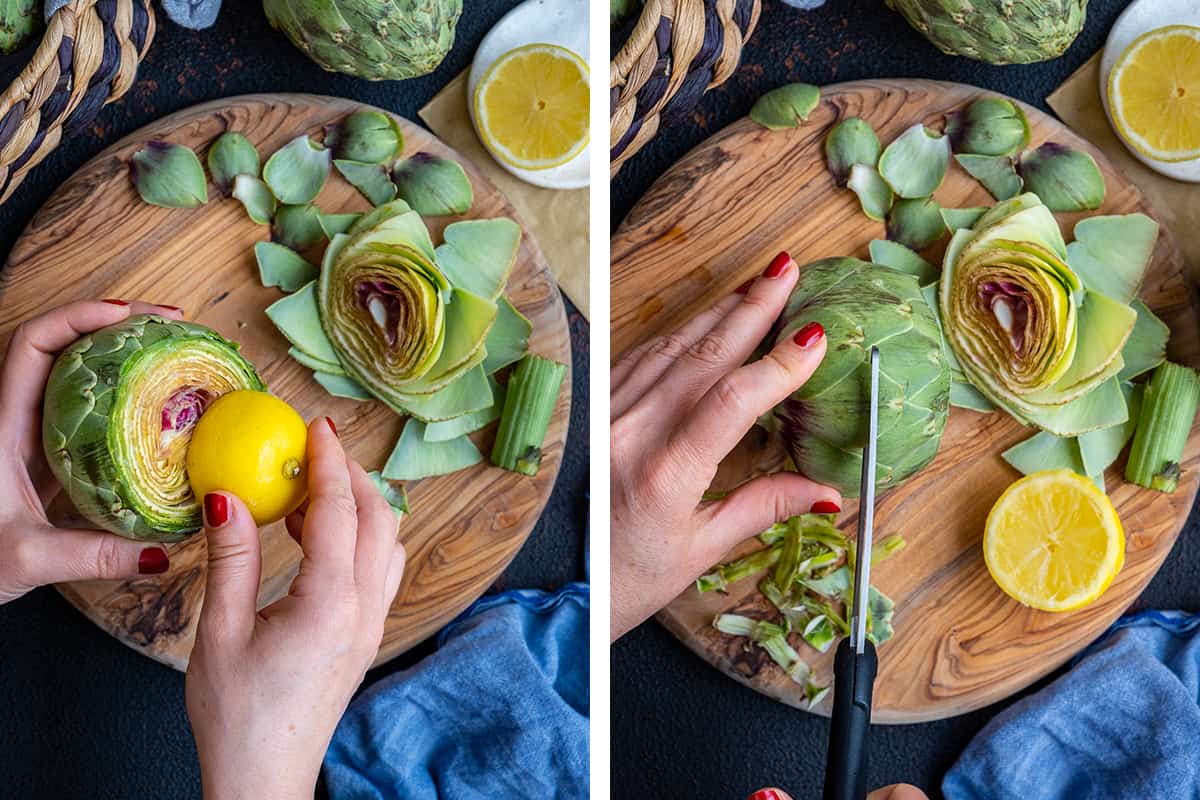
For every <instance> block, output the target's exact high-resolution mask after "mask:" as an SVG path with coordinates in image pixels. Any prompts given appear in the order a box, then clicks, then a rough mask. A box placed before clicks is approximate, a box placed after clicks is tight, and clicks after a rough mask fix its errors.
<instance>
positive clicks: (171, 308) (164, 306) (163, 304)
mask: <svg viewBox="0 0 1200 800" xmlns="http://www.w3.org/2000/svg"><path fill="white" fill-rule="evenodd" d="M158 307H159V308H165V309H168V310H170V311H183V309H182V308H180V307H179V306H169V305H167V304H166V303H159V304H158Z"/></svg>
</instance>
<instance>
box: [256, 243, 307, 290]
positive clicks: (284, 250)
mask: <svg viewBox="0 0 1200 800" xmlns="http://www.w3.org/2000/svg"><path fill="white" fill-rule="evenodd" d="M254 259H255V261H257V262H258V275H259V277H260V278H261V279H262V283H263V286H278V287H279V288H280V289H282V290H283V291H285V292H294V291H296V290H297V289H299V288H300V287H302V286H304V285H305V284H308V283H312V282H313V281H314V280H316V278H317V275H318V274H319V273H320V271H319V270H318V269H317V268H316V266H315V265H313V264H310V263H309V262H308V260H307V259H305V258H304V257H303V256H301V255H300V254H299V253H297V252H296V251H295V250H292V249H291V248H289V247H284V246H283V245H281V244H276V243H275V242H257V243H255V245H254Z"/></svg>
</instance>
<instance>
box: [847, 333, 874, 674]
mask: <svg viewBox="0 0 1200 800" xmlns="http://www.w3.org/2000/svg"><path fill="white" fill-rule="evenodd" d="M870 370H871V390H870V396H869V400H868V407H867V445H866V447H864V448H863V462H862V487H861V489H860V491H859V493H858V498H859V499H858V543H857V550H856V552H857V557H856V558H855V560H854V598H853V604H852V607H851V618H850V619H851V623H850V646H851V647H853V648H854V651H855V652H857V653H861V652H863V648H864V647H865V646H866V642H867V606H868V605H869V603H870V591H871V549H872V539H873V534H874V528H875V445H876V439H877V438H878V437H879V348H878V347H872V348H871V354H870Z"/></svg>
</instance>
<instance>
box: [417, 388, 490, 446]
mask: <svg viewBox="0 0 1200 800" xmlns="http://www.w3.org/2000/svg"><path fill="white" fill-rule="evenodd" d="M464 380H465V377H464ZM487 384H488V388H489V389H490V390H491V392H492V404H491V405H490V406H488V407H487V408H484V409H481V410H479V411H472V412H469V413H467V414H463V415H462V416H459V417H454V418H453V419H448V420H444V421H442V422H427V423H426V425H425V441H427V442H445V441H447V440H449V439H456V438H458V437H459V436H466V435H467V434H470V433H474V432H475V431H477V430H481V429H483V428H486V427H487V426H488V425H490V424H492V423H493V422H495V421H496V420H498V419H500V410H501V409H502V408H503V407H504V387H503V386H501V385H500V384H499V383H497V382H496V379H495V378H493V377H492V376H491V375H488V376H487Z"/></svg>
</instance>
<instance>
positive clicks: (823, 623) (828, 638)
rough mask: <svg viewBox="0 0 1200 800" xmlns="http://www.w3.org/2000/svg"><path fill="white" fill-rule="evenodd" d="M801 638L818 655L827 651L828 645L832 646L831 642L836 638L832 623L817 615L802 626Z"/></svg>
mask: <svg viewBox="0 0 1200 800" xmlns="http://www.w3.org/2000/svg"><path fill="white" fill-rule="evenodd" d="M801 636H802V638H803V639H804V641H805V642H806V643H807V644H808V646H809V647H811V648H813V649H814V650H816V651H817V652H818V653H824V652H825V651H827V650H828V649H829V645H831V644H833V640H834V639H835V638H837V635H836V634H835V633H834V630H833V623H832V622H830V621H829V617H827V616H825V615H824V614H818V615H817V616H815V617H813V618H812V619H810V620H809V621H808V624H807V625H805V626H804V631H803V632H802V634H801Z"/></svg>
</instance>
